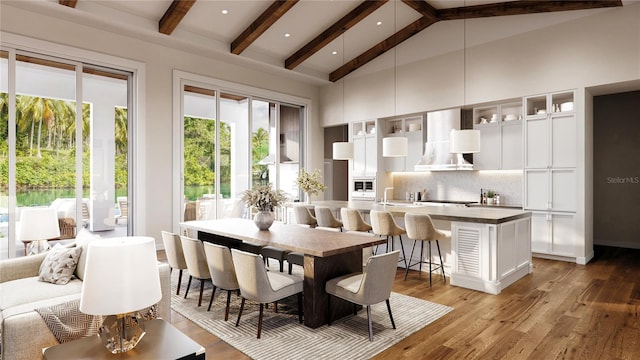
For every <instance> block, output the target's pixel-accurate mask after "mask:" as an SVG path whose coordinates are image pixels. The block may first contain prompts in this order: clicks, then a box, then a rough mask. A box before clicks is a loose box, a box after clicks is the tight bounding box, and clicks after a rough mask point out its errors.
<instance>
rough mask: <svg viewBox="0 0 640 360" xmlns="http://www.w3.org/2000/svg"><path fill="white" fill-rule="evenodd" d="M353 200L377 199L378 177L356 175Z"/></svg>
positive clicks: (352, 194)
mask: <svg viewBox="0 0 640 360" xmlns="http://www.w3.org/2000/svg"><path fill="white" fill-rule="evenodd" d="M351 198H352V199H353V200H375V199H376V178H375V177H371V176H369V177H354V178H353V192H352V193H351Z"/></svg>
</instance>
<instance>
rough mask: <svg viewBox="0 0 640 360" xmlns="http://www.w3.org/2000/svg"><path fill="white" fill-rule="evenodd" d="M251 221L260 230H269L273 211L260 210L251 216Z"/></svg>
mask: <svg viewBox="0 0 640 360" xmlns="http://www.w3.org/2000/svg"><path fill="white" fill-rule="evenodd" d="M253 222H255V223H256V226H257V227H258V229H260V230H269V228H270V227H271V224H273V213H272V212H271V211H266V210H260V211H258V212H257V213H256V215H255V216H254V217H253Z"/></svg>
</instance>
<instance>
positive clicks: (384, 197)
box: [382, 186, 393, 205]
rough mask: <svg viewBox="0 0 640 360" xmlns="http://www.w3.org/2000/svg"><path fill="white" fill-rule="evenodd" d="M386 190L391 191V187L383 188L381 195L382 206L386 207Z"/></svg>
mask: <svg viewBox="0 0 640 360" xmlns="http://www.w3.org/2000/svg"><path fill="white" fill-rule="evenodd" d="M387 190H393V186H392V187H386V188H384V194H383V199H384V200H382V204H383V205H387V204H388V202H387Z"/></svg>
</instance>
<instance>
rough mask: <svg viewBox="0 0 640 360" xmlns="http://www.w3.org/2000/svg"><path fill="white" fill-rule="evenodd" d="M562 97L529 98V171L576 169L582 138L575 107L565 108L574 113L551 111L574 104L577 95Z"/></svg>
mask: <svg viewBox="0 0 640 360" xmlns="http://www.w3.org/2000/svg"><path fill="white" fill-rule="evenodd" d="M558 94H559V95H558ZM558 94H549V95H538V96H531V97H527V98H525V101H524V102H525V104H526V107H527V109H526V115H525V131H524V133H525V164H524V167H525V168H549V167H575V166H576V160H577V152H578V148H577V137H578V134H577V122H576V116H575V112H574V111H573V105H571V107H568V106H566V105H565V109H567V108H570V109H571V110H570V111H569V110H566V111H560V110H558V111H554V112H548V111H547V109H554V108H556V109H557V106H560V105H561V104H568V103H571V104H573V99H574V96H573V92H563V93H558ZM560 101H563V102H562V103H558V102H560Z"/></svg>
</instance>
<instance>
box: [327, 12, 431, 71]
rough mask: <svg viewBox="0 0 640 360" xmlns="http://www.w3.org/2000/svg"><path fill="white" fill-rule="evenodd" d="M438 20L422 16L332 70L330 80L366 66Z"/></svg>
mask: <svg viewBox="0 0 640 360" xmlns="http://www.w3.org/2000/svg"><path fill="white" fill-rule="evenodd" d="M436 22H437V21H436V20H433V19H430V18H428V17H426V16H423V17H421V18H420V19H418V20H416V21H414V22H412V23H411V24H409V25H407V26H406V27H405V28H404V29H402V30H400V31H398V32H397V33H395V34H393V35H391V36H390V37H388V38H386V39H384V40H382V41H381V42H379V43H377V44H376V45H374V46H373V47H372V48H370V49H369V50H367V51H365V52H364V53H362V54H360V55H358V56H357V57H356V58H354V59H353V60H350V61H349V62H347V63H346V64H344V65H342V66H341V67H339V68H338V69H336V70H334V71H332V72H331V74H329V80H330V81H333V82H336V81H338V80H340V79H342V78H343V77H345V76H347V75H348V74H350V73H351V72H353V71H355V70H356V69H358V68H360V67H361V66H364V65H365V64H366V63H368V62H370V61H371V60H373V59H375V58H377V57H378V56H380V55H382V54H384V53H386V52H387V51H389V50H391V49H393V48H394V47H395V46H398V45H399V44H400V43H402V42H403V41H405V40H407V39H408V38H410V37H412V36H413V35H415V34H417V33H419V32H420V31H422V30H424V29H426V28H427V27H429V26H431V25H432V24H434V23H436Z"/></svg>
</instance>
